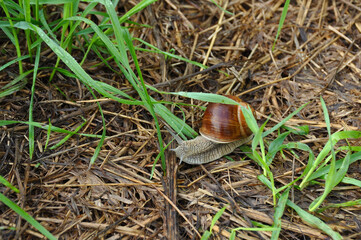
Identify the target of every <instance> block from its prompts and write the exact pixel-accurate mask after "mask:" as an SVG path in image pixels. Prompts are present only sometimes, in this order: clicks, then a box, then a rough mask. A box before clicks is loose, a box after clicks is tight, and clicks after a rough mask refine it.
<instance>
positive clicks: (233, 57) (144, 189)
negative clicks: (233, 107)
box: [0, 0, 361, 239]
mask: <svg viewBox="0 0 361 240" xmlns="http://www.w3.org/2000/svg"><path fill="white" fill-rule="evenodd" d="M125 2H126V3H125ZM283 3H284V1H283V0H280V1H278V0H277V1H276V0H274V1H272V0H271V1H222V3H221V4H220V5H221V6H222V7H223V8H224V9H227V10H228V11H229V12H231V13H233V14H232V15H231V14H228V13H225V12H222V10H220V9H219V8H218V7H217V6H216V5H214V4H213V3H212V2H211V1H192V0H186V1H178V2H177V1H170V0H161V1H158V2H156V3H154V4H153V5H152V6H151V7H148V8H146V9H144V10H143V11H141V12H140V13H139V14H137V15H136V16H135V17H134V18H133V19H132V20H133V21H135V22H138V23H141V24H148V25H150V26H152V28H146V27H136V28H131V29H130V30H131V32H132V34H133V36H135V37H138V38H141V39H143V40H145V41H147V42H149V43H151V44H153V45H154V46H156V47H158V48H159V49H161V50H164V51H167V52H171V51H174V53H175V54H177V55H180V56H182V57H184V58H188V59H191V60H193V61H197V62H200V63H203V64H205V65H207V66H209V67H212V66H215V67H214V68H212V69H211V70H206V71H204V72H200V71H202V69H200V68H199V67H195V66H194V65H191V64H187V63H185V62H182V61H179V60H177V59H172V58H167V59H165V58H164V57H163V56H161V55H157V54H151V53H144V52H138V60H139V62H140V64H141V67H142V71H143V74H144V78H145V81H146V82H147V84H150V85H153V86H155V87H157V88H158V89H160V90H164V91H189V92H211V93H219V94H234V95H238V96H241V98H242V99H243V100H245V101H247V102H249V103H250V104H252V106H253V107H254V108H255V109H256V111H257V116H258V120H259V123H260V124H261V123H263V122H264V121H265V120H266V118H267V117H268V116H271V120H270V121H269V122H268V124H267V127H266V128H267V129H269V128H270V127H272V126H274V125H275V124H277V123H278V122H279V121H281V120H282V119H283V118H285V117H286V116H288V115H289V114H290V113H292V112H293V111H295V110H296V109H297V108H299V107H300V106H302V105H303V104H305V103H307V102H309V105H308V106H307V107H306V108H305V109H304V110H303V111H301V112H300V113H299V114H297V115H296V116H295V117H293V118H292V119H291V120H290V121H289V122H288V125H289V126H300V125H309V126H310V133H309V134H308V135H307V136H304V137H298V136H294V135H292V136H290V137H288V138H287V139H286V142H288V141H300V142H303V143H307V144H308V145H309V146H310V147H311V148H312V150H313V151H314V153H315V154H317V153H319V152H320V150H321V149H322V148H323V146H324V145H325V143H326V141H327V130H326V124H325V121H324V118H323V112H322V108H321V104H320V96H322V97H323V98H324V100H325V102H326V104H327V106H328V110H329V113H330V117H331V123H332V124H331V126H332V131H333V132H336V131H341V130H360V129H361V126H360V125H361V119H360V114H361V108H360V106H361V93H360V90H361V84H360V77H361V57H360V54H361V50H360V47H361V40H360V39H361V37H360V36H361V18H360V17H361V3H360V2H359V1H347V0H340V1H312V0H297V1H291V4H290V5H289V10H288V13H287V19H286V21H285V24H284V27H283V29H282V32H281V34H280V37H279V40H278V41H277V43H276V46H275V50H274V51H271V48H272V44H273V41H274V38H275V36H276V32H277V28H278V22H279V19H280V16H281V12H282V9H283ZM134 4H135V1H129V2H128V1H120V3H119V5H118V11H119V14H122V13H124V12H125V11H128V10H129V9H130V8H131V7H133V6H134ZM48 10H49V11H50V10H51V9H48ZM52 10H54V9H53V8H52ZM93 20H94V19H93ZM22 41H23V44H22V46H24V47H25V46H26V44H25V42H24V41H25V40H24V39H22ZM74 44H79V43H78V42H77V43H74ZM135 44H140V43H139V42H135ZM80 47H82V46H80ZM1 48H2V49H3V51H2V52H1V55H0V64H1V65H3V64H5V63H7V62H9V61H11V60H12V59H14V58H16V53H15V49H14V48H13V46H12V44H11V42H10V41H8V40H7V39H2V40H1ZM43 49H44V52H43V53H42V58H41V63H40V64H41V66H42V67H47V66H54V64H55V62H56V55H55V54H54V53H52V52H51V51H49V50H47V48H46V46H45V45H44V46H43ZM24 51H26V50H25V49H24ZM72 54H73V56H74V57H75V58H76V59H77V60H79V61H80V60H81V58H82V56H83V55H82V54H83V52H81V51H78V50H76V49H75V50H74V51H73V53H72ZM87 59H88V60H87V62H85V64H84V68H85V70H86V71H87V72H88V73H89V74H90V75H91V76H92V77H93V78H94V79H97V80H100V81H103V82H106V83H108V84H111V85H113V86H114V87H117V88H119V89H122V90H124V91H128V90H131V88H130V84H129V83H128V82H127V81H126V80H125V78H124V77H123V76H122V75H118V74H116V73H114V72H112V71H111V70H109V69H108V68H107V67H106V66H103V65H102V64H101V65H99V66H97V67H96V68H94V67H93V66H94V65H95V64H97V63H100V60H99V59H98V58H97V57H96V55H94V54H90V55H89V56H88V58H87ZM52 62H53V63H52ZM109 64H110V65H111V66H112V67H114V69H117V67H116V65H115V64H114V63H113V62H112V61H110V62H109ZM24 67H25V69H26V70H29V69H32V67H33V65H32V63H30V62H28V63H26V64H25V66H24ZM63 67H65V66H63ZM50 73H51V70H41V71H40V72H39V74H38V77H37V82H36V95H35V109H34V115H35V119H34V120H35V121H37V122H41V123H44V124H47V123H48V121H49V119H50V121H51V123H52V125H54V126H57V127H60V128H64V129H68V130H75V129H76V128H77V127H78V126H79V125H80V124H82V123H83V119H82V118H85V119H86V120H87V123H86V125H85V126H84V127H83V128H82V129H81V132H82V133H89V134H101V131H102V120H101V115H100V113H99V108H98V106H97V105H96V104H95V103H94V101H92V100H93V97H92V96H91V94H89V91H88V90H87V88H86V87H85V86H83V85H82V84H80V83H79V82H78V81H76V80H74V79H71V78H66V77H64V76H62V75H61V74H57V75H56V78H55V79H54V80H52V82H49V81H48V79H49V76H50ZM225 73H227V74H225ZM17 74H18V69H17V68H16V66H15V65H14V67H13V68H7V69H6V71H2V72H0V84H1V86H4V85H5V84H7V83H8V82H9V81H11V80H13V79H14V78H15V77H16V76H17ZM29 82H30V81H29ZM30 88H31V85H30V84H28V85H26V86H25V87H24V88H23V89H22V90H21V91H18V92H16V93H14V94H13V95H11V96H8V97H6V98H2V99H0V114H1V119H2V120H5V119H6V120H23V121H27V120H28V109H29V94H30ZM57 89H60V90H61V91H58V90H57ZM130 94H131V95H132V96H133V97H134V98H138V96H137V95H136V94H135V93H134V92H130ZM151 94H152V96H153V97H154V98H156V99H158V100H166V101H172V102H179V103H181V102H186V103H192V104H196V105H202V106H205V105H206V103H203V102H198V101H192V100H189V99H185V98H178V97H175V96H165V95H158V94H156V93H153V92H151ZM163 98H164V99H163ZM101 104H102V107H103V110H104V115H105V119H106V131H107V136H108V137H107V138H106V140H105V142H104V145H103V147H102V150H101V153H100V155H99V158H98V159H97V161H96V162H95V164H94V165H93V166H92V167H91V168H90V169H89V161H90V159H91V157H92V156H93V154H94V151H95V148H96V146H97V143H98V142H97V141H98V140H96V139H95V138H89V137H83V136H73V137H72V138H70V139H69V140H68V141H67V142H65V143H64V144H63V145H62V146H61V147H59V148H57V149H56V150H46V151H44V147H45V143H46V139H47V132H46V130H41V129H39V128H36V129H35V131H36V135H35V136H36V150H35V156H34V158H33V160H32V161H30V160H29V154H28V148H29V146H28V140H27V136H28V127H27V126H26V125H10V126H8V127H2V128H1V130H0V131H1V135H0V140H1V141H0V142H1V146H0V157H1V162H0V175H1V176H4V177H5V178H6V179H8V180H9V181H10V182H11V183H12V184H13V185H14V186H16V187H17V188H19V190H20V194H15V193H13V192H12V191H10V190H9V189H7V188H6V187H4V186H2V187H1V192H2V193H3V194H5V195H6V196H7V197H9V198H10V199H12V200H13V201H14V202H16V203H18V204H19V206H21V207H22V208H23V209H25V210H26V211H27V212H28V213H30V214H31V215H32V216H34V218H35V219H37V220H38V221H39V222H40V223H41V224H42V225H43V226H45V227H46V228H47V229H48V230H49V231H50V232H51V233H52V234H54V235H55V236H57V237H59V238H60V239H164V238H168V239H199V238H200V235H201V234H202V232H203V231H204V230H206V229H209V226H210V223H211V219H212V217H213V216H214V215H215V213H216V212H217V211H218V210H219V209H220V208H222V207H223V206H225V205H226V204H228V207H227V210H226V212H225V213H224V214H223V216H222V217H221V218H220V220H219V221H218V222H217V224H216V225H215V227H214V229H213V236H214V239H228V237H229V235H230V232H229V230H230V229H233V228H236V227H240V226H241V227H253V226H254V225H253V224H252V221H256V222H260V223H263V224H267V225H272V223H273V219H272V216H273V214H274V208H273V199H272V194H271V191H270V190H269V189H268V188H267V187H265V186H264V185H263V184H262V183H261V182H260V181H258V179H257V175H259V174H260V173H261V169H260V167H259V166H258V165H257V164H256V163H255V162H253V161H250V160H249V159H248V158H247V157H246V156H245V154H243V153H242V152H240V151H235V152H234V153H233V154H231V155H230V156H231V157H232V158H233V159H235V160H236V161H234V162H230V161H229V160H227V159H226V158H221V159H219V160H217V161H215V162H212V163H209V164H206V165H204V166H190V165H187V164H181V165H178V160H177V159H175V156H174V154H173V153H171V152H167V154H166V158H167V172H166V174H164V173H163V171H162V168H161V166H160V164H159V163H158V164H157V166H156V168H155V172H154V176H153V178H152V179H150V175H151V169H152V166H153V163H154V160H155V158H156V156H157V154H158V146H157V144H158V143H157V138H156V130H155V126H154V122H153V119H152V118H151V115H150V114H149V113H148V112H147V111H146V110H145V108H143V107H141V106H128V105H121V104H119V103H116V102H113V101H109V100H102V101H101ZM167 106H168V107H169V108H171V109H172V111H173V112H174V113H175V114H177V115H179V116H180V117H182V112H181V111H180V110H179V109H178V108H173V106H171V105H167ZM182 110H183V111H184V113H185V116H186V121H187V123H188V124H190V125H191V126H192V127H194V129H195V130H198V128H199V126H200V119H201V116H202V111H201V110H200V109H199V108H194V107H188V106H182ZM163 129H164V137H165V138H166V140H167V141H169V140H170V139H171V138H170V136H169V134H168V132H167V131H166V130H165V128H163ZM64 136H65V135H64V134H59V133H54V132H53V133H52V134H51V136H50V139H49V144H50V146H51V145H54V144H55V143H57V142H58V141H60V140H61V139H62V138H63V137H64ZM276 137H277V135H276V134H273V135H269V136H268V137H267V139H265V140H266V141H267V140H269V141H272V140H273V139H275V138H276ZM349 142H350V144H351V145H357V146H360V145H361V143H360V140H359V141H357V140H350V141H349ZM342 144H345V145H346V142H343V143H342ZM297 154H298V156H299V159H294V157H293V155H291V154H290V153H289V152H287V151H285V152H284V155H283V156H281V155H278V156H277V157H276V159H275V160H274V162H273V163H272V165H271V169H272V171H273V173H274V176H275V179H276V186H277V187H281V186H283V185H284V184H287V183H289V182H290V181H292V179H293V177H294V176H298V175H299V174H300V173H301V172H302V169H303V167H304V166H305V163H306V162H307V159H308V154H307V153H306V152H301V151H299V152H297ZM344 155H345V154H344V153H342V152H341V153H339V154H338V155H337V157H338V158H342V157H343V156H344ZM360 169H361V165H360V162H355V163H353V164H352V165H351V168H350V169H349V171H348V173H347V176H350V177H352V178H355V179H358V180H361V174H360ZM322 190H323V188H322V187H321V186H320V185H314V186H309V187H307V188H305V189H304V190H303V191H302V192H301V191H298V190H296V189H295V190H294V191H293V192H292V195H290V198H291V200H292V201H294V202H295V203H296V204H297V205H299V206H300V207H302V208H304V209H307V208H308V206H309V204H310V203H311V202H312V201H313V200H314V199H315V198H316V197H318V196H320V194H321V193H322ZM357 199H361V190H360V189H359V188H356V187H349V186H344V185H342V184H341V185H339V186H338V187H337V189H336V190H334V191H332V193H331V194H330V195H329V196H328V197H327V199H326V201H325V204H331V203H342V202H346V201H351V200H357ZM0 206H1V210H0V213H1V217H0V223H1V225H6V226H13V227H16V231H10V230H6V231H5V230H3V231H2V232H1V236H2V239H19V238H21V239H35V238H40V237H41V234H39V233H38V232H37V231H36V230H35V229H33V228H32V227H30V226H29V224H28V223H27V222H26V221H25V220H23V219H21V218H19V217H18V215H17V214H16V213H14V212H13V211H11V210H9V209H8V208H7V207H5V206H4V205H3V204H0ZM360 212H361V209H360V206H359V205H358V206H353V207H345V208H340V209H338V208H330V209H328V210H325V211H324V212H322V213H319V214H316V215H317V217H319V218H320V219H322V220H323V221H324V222H325V223H327V224H328V225H329V226H331V227H332V228H333V229H334V230H335V231H337V232H339V233H340V234H341V235H342V236H343V237H345V238H347V239H360V238H361V234H360V232H361V217H360ZM282 219H283V222H282V229H283V230H282V231H281V235H280V239H328V238H329V237H328V236H327V235H326V234H325V233H323V232H322V231H321V230H320V229H318V228H316V227H314V226H308V225H307V224H306V223H305V222H303V221H302V220H301V219H300V217H299V216H298V215H297V214H296V213H295V212H293V211H291V210H290V209H287V211H286V212H285V215H284V216H283V218H282ZM270 235H271V232H250V231H239V232H238V233H237V237H238V238H239V239H269V238H270Z"/></svg>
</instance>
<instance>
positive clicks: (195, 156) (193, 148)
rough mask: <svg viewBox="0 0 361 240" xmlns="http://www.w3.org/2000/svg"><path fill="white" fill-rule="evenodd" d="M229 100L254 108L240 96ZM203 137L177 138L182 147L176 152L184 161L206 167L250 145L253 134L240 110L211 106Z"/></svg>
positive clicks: (215, 104) (204, 122)
mask: <svg viewBox="0 0 361 240" xmlns="http://www.w3.org/2000/svg"><path fill="white" fill-rule="evenodd" d="M227 97H229V98H231V99H233V100H235V101H237V102H239V103H240V104H241V105H242V106H244V107H249V108H250V109H251V110H252V113H254V110H253V108H252V107H251V106H250V105H248V104H247V103H245V102H242V101H241V100H240V99H239V98H238V97H235V96H230V95H227ZM199 132H200V134H201V136H198V137H196V138H195V139H192V140H188V141H183V140H182V139H180V138H179V137H178V138H176V140H177V142H178V143H179V146H178V147H177V148H176V149H174V151H175V153H176V155H177V157H179V158H180V160H181V162H186V163H188V164H204V163H208V162H211V161H214V160H216V159H218V158H220V157H222V156H224V155H227V154H229V153H231V152H233V151H234V149H235V148H237V147H239V146H241V145H243V144H245V143H247V142H249V141H250V140H251V139H252V137H253V135H252V131H251V130H250V129H249V127H248V125H247V123H246V120H245V118H244V116H243V113H242V110H241V107H240V106H238V105H229V104H221V103H209V105H208V107H207V109H206V111H205V113H204V116H203V119H202V126H201V128H200V130H199Z"/></svg>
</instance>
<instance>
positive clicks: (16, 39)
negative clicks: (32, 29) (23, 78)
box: [0, 1, 23, 74]
mask: <svg viewBox="0 0 361 240" xmlns="http://www.w3.org/2000/svg"><path fill="white" fill-rule="evenodd" d="M0 6H1V7H2V8H3V10H4V12H5V15H6V18H7V20H8V22H9V24H10V28H11V31H12V39H13V44H14V46H15V49H16V54H17V56H18V58H20V57H21V49H20V45H19V40H18V35H17V33H16V31H15V28H14V24H13V21H12V20H11V17H10V14H9V11H8V8H7V7H6V5H5V4H4V1H0ZM19 73H20V74H22V73H23V63H22V61H21V60H20V61H19Z"/></svg>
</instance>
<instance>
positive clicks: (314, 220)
mask: <svg viewBox="0 0 361 240" xmlns="http://www.w3.org/2000/svg"><path fill="white" fill-rule="evenodd" d="M258 178H259V179H260V181H262V183H264V184H265V185H266V186H267V187H268V188H271V187H272V185H271V182H270V181H269V180H268V179H267V178H266V177H265V176H264V175H260V176H259V177H258ZM277 197H279V194H277ZM286 204H287V206H289V207H291V208H293V209H294V210H295V211H296V212H297V214H298V215H299V216H300V217H301V219H302V221H304V222H306V223H307V224H308V225H310V226H312V227H315V228H318V229H320V230H321V231H323V232H325V233H326V234H327V235H329V236H330V237H332V238H333V239H335V240H341V239H342V237H341V235H340V234H339V233H337V232H335V231H333V230H332V228H331V227H330V226H328V225H327V224H326V223H325V222H323V221H322V220H321V219H319V218H318V217H316V216H313V215H312V214H310V213H308V212H307V211H305V210H303V209H302V208H300V207H299V206H297V205H296V204H295V203H293V202H292V201H290V200H287V203H286Z"/></svg>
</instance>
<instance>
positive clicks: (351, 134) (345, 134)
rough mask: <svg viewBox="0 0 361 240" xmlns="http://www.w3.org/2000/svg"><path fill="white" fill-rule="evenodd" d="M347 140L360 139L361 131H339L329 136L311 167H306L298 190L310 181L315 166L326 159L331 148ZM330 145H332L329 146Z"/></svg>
mask: <svg viewBox="0 0 361 240" xmlns="http://www.w3.org/2000/svg"><path fill="white" fill-rule="evenodd" d="M347 138H361V131H341V132H336V133H334V134H332V135H331V137H330V141H328V142H327V143H326V145H325V146H324V148H323V149H322V150H321V152H320V153H319V154H318V156H317V158H316V160H315V161H314V162H313V163H312V166H307V168H306V169H305V171H304V172H305V174H306V176H305V178H304V179H303V180H302V182H301V184H300V188H301V189H302V188H304V187H305V186H306V185H307V184H308V182H309V181H310V180H309V179H310V177H311V175H312V174H313V173H314V171H315V169H316V168H317V166H318V165H319V164H320V163H321V162H322V161H323V160H324V159H325V158H326V156H327V155H328V154H329V152H330V151H331V148H332V147H331V146H333V145H335V144H336V143H337V142H338V141H339V140H342V139H347ZM331 143H332V144H331Z"/></svg>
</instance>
